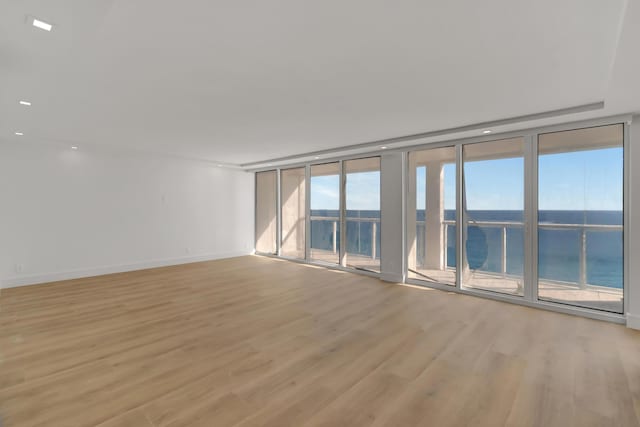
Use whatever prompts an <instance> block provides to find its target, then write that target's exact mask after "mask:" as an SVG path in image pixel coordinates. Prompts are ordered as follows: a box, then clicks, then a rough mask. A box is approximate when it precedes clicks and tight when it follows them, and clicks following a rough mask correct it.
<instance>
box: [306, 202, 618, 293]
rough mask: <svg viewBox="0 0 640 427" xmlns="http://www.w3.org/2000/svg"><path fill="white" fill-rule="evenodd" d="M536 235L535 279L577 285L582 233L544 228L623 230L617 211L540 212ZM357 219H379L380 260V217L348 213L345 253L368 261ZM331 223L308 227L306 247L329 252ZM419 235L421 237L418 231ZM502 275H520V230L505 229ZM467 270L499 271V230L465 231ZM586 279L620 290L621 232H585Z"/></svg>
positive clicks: (482, 217)
mask: <svg viewBox="0 0 640 427" xmlns="http://www.w3.org/2000/svg"><path fill="white" fill-rule="evenodd" d="M311 215H312V217H315V216H324V217H331V218H336V220H337V219H338V218H339V212H338V211H337V210H319V209H318V210H315V209H314V210H312V212H311ZM424 215H425V212H424V210H420V211H418V212H417V221H418V248H419V249H418V266H420V264H421V263H420V259H421V258H422V257H424V254H423V253H422V247H423V246H422V239H424V231H423V230H424V228H423V227H424V226H423V225H422V224H420V221H424ZM538 217H539V223H540V224H541V225H540V226H539V230H538V265H539V269H538V275H539V277H540V278H541V279H548V280H558V281H563V282H574V283H578V282H579V281H580V254H581V242H582V232H581V229H580V228H573V229H560V230H558V229H547V228H545V227H544V224H599V225H622V221H623V219H622V218H623V216H622V212H621V211H540V212H539V215H538ZM357 218H364V219H372V218H375V219H378V221H376V222H377V224H376V228H377V230H376V241H375V245H376V256H377V257H379V254H380V234H381V233H380V222H379V218H380V211H367V210H349V211H347V252H348V253H353V254H361V255H367V256H371V250H372V237H373V234H372V231H373V230H372V227H373V223H372V222H369V221H366V220H365V221H359V220H357ZM468 218H469V220H470V221H471V222H472V223H473V221H479V222H522V220H523V212H522V211H469V212H468ZM445 219H446V220H455V211H453V210H446V211H445ZM332 222H333V221H332V220H318V221H312V222H311V247H313V248H316V249H325V250H331V249H332V247H333V224H332ZM421 230H422V231H421ZM339 233H340V231H339V227H337V236H336V241H337V246H338V247H339V242H340V237H339ZM506 240H507V251H506V252H507V258H506V261H507V262H506V264H507V265H506V267H507V268H506V270H507V274H513V275H521V274H522V273H523V259H524V255H523V248H524V241H523V228H522V226H509V227H507V229H506ZM455 241H456V230H455V226H453V225H451V226H448V227H447V243H448V244H447V265H448V266H450V267H455V266H456V250H455ZM466 250H467V257H468V261H469V265H470V267H471V268H473V269H477V270H481V271H487V272H501V271H502V228H501V227H487V226H474V225H470V226H469V227H468V238H467V242H466ZM586 278H587V283H589V284H591V285H599V286H606V287H611V288H622V287H623V233H622V231H621V230H606V231H601V230H598V231H595V230H594V231H592V230H589V231H587V232H586Z"/></svg>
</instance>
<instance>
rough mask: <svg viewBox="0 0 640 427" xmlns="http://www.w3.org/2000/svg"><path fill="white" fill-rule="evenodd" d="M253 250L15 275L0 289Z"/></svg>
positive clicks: (223, 256)
mask: <svg viewBox="0 0 640 427" xmlns="http://www.w3.org/2000/svg"><path fill="white" fill-rule="evenodd" d="M252 253H253V251H237V252H224V253H216V254H204V255H194V256H187V257H179V258H168V259H160V260H151V261H141V262H136V263H133V264H120V265H110V266H102V267H93V268H86V269H78V270H69V271H61V272H54V273H45V274H38V275H31V276H14V277H9V278H6V279H2V280H1V281H0V289H7V288H15V287H18V286H28V285H37V284H41V283H48V282H58V281H60V280H70V279H80V278H84V277H93V276H101V275H104V274H112V273H124V272H127V271H135V270H145V269H147V268H155V267H167V266H171V265H180V264H189V263H192V262H200V261H212V260H216V259H224V258H233V257H237V256H245V255H251V254H252Z"/></svg>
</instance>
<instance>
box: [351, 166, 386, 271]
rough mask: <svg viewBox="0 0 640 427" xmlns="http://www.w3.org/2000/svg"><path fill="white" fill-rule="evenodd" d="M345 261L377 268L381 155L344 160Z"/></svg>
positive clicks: (367, 268) (365, 267) (368, 268)
mask: <svg viewBox="0 0 640 427" xmlns="http://www.w3.org/2000/svg"><path fill="white" fill-rule="evenodd" d="M343 164H344V173H345V179H346V185H345V192H346V194H345V203H346V210H345V214H346V215H345V219H346V248H345V249H346V254H345V265H346V266H347V267H352V268H357V269H361V270H370V271H380V157H370V158H366V159H357V160H345V161H344V162H343Z"/></svg>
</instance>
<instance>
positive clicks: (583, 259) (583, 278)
mask: <svg viewBox="0 0 640 427" xmlns="http://www.w3.org/2000/svg"><path fill="white" fill-rule="evenodd" d="M416 224H417V225H418V226H421V227H422V228H423V229H424V224H425V222H424V221H416ZM441 224H442V232H443V236H444V237H443V242H442V253H443V255H444V265H445V266H447V265H448V264H447V247H448V234H449V233H448V231H449V227H451V226H454V227H455V224H456V221H454V220H444V221H442V223H441ZM469 225H471V226H475V227H480V228H499V229H501V233H500V237H501V239H500V241H501V271H500V273H501V274H502V275H503V276H507V275H508V274H507V230H508V229H509V228H523V227H524V223H523V222H514V221H473V220H472V221H469ZM538 229H543V230H575V231H580V239H579V244H580V258H579V259H580V261H579V271H580V278H579V281H578V283H577V284H578V285H579V286H580V288H586V286H587V284H588V283H587V232H589V231H620V232H621V231H623V226H622V225H608V224H557V223H540V224H538Z"/></svg>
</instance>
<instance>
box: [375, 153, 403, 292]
mask: <svg viewBox="0 0 640 427" xmlns="http://www.w3.org/2000/svg"><path fill="white" fill-rule="evenodd" d="M404 163H405V156H404V154H403V153H385V154H383V155H382V163H381V169H382V174H381V178H380V210H381V215H382V219H381V226H380V228H381V230H380V233H381V234H380V240H381V248H380V251H381V252H382V253H381V260H380V261H381V265H380V270H381V274H380V278H381V279H382V280H386V281H389V282H404V260H405V257H404V253H405V250H404V238H403V215H404V197H403V195H404V188H403V181H404V171H405V167H404Z"/></svg>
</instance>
